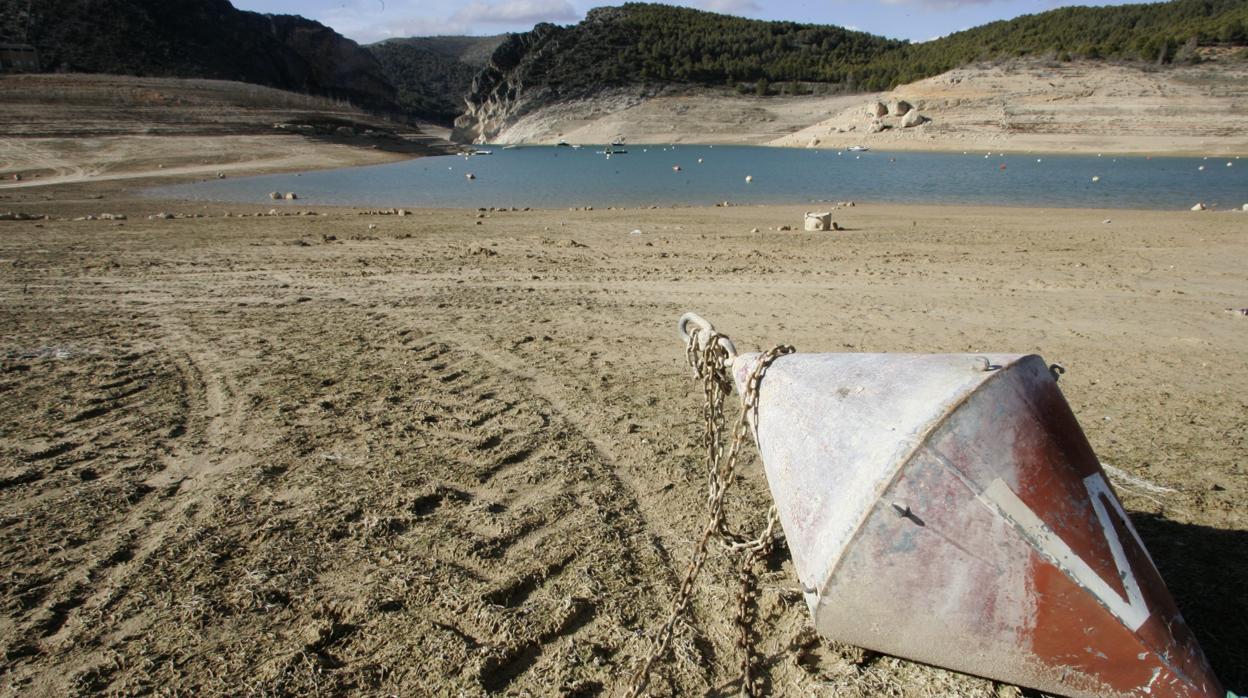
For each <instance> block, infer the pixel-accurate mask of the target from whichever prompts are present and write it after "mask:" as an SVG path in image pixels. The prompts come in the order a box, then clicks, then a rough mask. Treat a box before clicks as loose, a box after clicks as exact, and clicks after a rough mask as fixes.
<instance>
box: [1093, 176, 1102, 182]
mask: <svg viewBox="0 0 1248 698" xmlns="http://www.w3.org/2000/svg"><path fill="white" fill-rule="evenodd" d="M1092 181H1093V182H1099V181H1101V178H1100V176H1099V175H1093V176H1092Z"/></svg>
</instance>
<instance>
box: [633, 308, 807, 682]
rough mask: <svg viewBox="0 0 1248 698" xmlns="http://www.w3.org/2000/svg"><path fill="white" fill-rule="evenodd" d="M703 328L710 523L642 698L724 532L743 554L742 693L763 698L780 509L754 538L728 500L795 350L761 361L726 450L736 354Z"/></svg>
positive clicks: (655, 651) (774, 352) (698, 353)
mask: <svg viewBox="0 0 1248 698" xmlns="http://www.w3.org/2000/svg"><path fill="white" fill-rule="evenodd" d="M700 331H701V330H699V329H698V328H693V330H692V332H691V333H690V336H689V343H688V345H687V346H686V358H687V359H688V361H689V365H690V366H692V367H693V369H694V372H695V373H696V374H697V376H698V378H699V379H700V380H701V381H702V392H703V396H704V397H705V401H704V402H703V405H702V415H703V419H704V421H705V423H706V431H705V433H704V435H703V438H704V444H703V446H704V448H705V450H706V461H707V510H708V513H707V521H706V524H705V525H704V526H703V527H702V536H701V537H700V538H699V539H698V544H697V546H696V547H695V548H694V551H693V558H692V559H691V560H690V561H689V567H688V568H687V569H686V570H685V576H684V579H683V581H681V584H680V589H679V590H678V591H677V593H676V597H675V598H674V599H673V600H672V610H671V612H670V613H669V614H668V617H667V620H666V622H664V623H663V626H662V627H661V628H660V629H659V632H658V634H657V635H656V637H655V640H654V644H653V646H652V647H651V650H650V653H649V654H648V655H647V656H646V659H645V661H644V662H643V663H642V665H641V668H640V669H638V671H637V673H636V675H635V676H634V678H633V683H632V686H631V687H630V688H629V691H628V693H627V696H628V698H640V696H642V695H645V692H646V687H647V686H648V685H649V683H650V674H651V672H652V671H653V670H654V667H655V665H656V664H657V663H658V661H659V660H660V659H662V658H663V657H664V656H665V655H666V654H667V651H668V649H669V648H670V646H671V642H672V636H673V634H674V633H675V628H676V623H677V622H678V621H679V620H680V619H681V617H682V616H684V615H685V613H686V612H687V611H688V610H689V602H690V601H691V600H692V597H693V587H694V582H695V581H696V580H697V577H698V573H699V572H701V571H702V566H703V565H704V564H706V560H707V556H708V554H709V552H710V551H709V547H710V541H711V537H712V536H714V535H715V534H719V537H720V539H721V541H722V542H723V544H724V546H725V547H726V548H727V549H728V550H730V551H733V552H740V553H741V558H740V560H739V562H738V580H739V581H740V585H741V586H740V590H739V591H738V594H737V613H736V618H735V620H734V623H735V625H736V627H737V645H738V647H740V648H741V650H742V654H743V656H742V659H741V693H742V694H743V695H747V696H751V697H753V696H758V695H760V692H761V690H762V684H761V679H760V677H757V676H755V674H754V664H755V653H754V648H753V636H752V634H751V624H752V621H753V612H752V611H753V609H754V603H753V601H754V599H755V598H756V596H757V594H756V590H755V580H756V577H755V574H754V564H755V563H756V562H758V561H760V560H762V559H764V558H766V556H767V555H768V553H770V551H771V546H772V537H773V534H774V531H775V527H776V523H777V521H778V520H777V517H776V508H775V506H772V507H771V508H770V509H769V510H768V512H767V527H766V529H765V530H764V531H763V533H762V535H760V536H759V537H757V538H754V539H750V538H748V537H746V536H744V535H742V534H740V533H738V532H735V531H733V530H732V529H731V528H730V527H729V526H728V521H727V517H726V516H725V515H724V503H725V502H724V500H725V497H726V496H727V494H728V490H729V488H730V487H732V483H733V482H734V481H735V479H736V468H737V459H738V457H739V456H740V453H741V445H742V444H743V443H744V442H745V436H746V433H747V432H748V430H749V423H750V420H751V418H752V417H754V416H756V415H757V411H758V391H759V386H760V385H761V384H762V380H763V374H764V373H766V371H767V368H768V367H769V366H770V365H771V363H772V362H773V361H775V360H776V359H777V358H779V357H781V356H784V355H785V354H790V353H792V352H793V351H794V349H793V347H791V346H787V345H781V346H777V347H774V348H772V349H771V350H769V351H767V352H766V353H764V354H763V355H762V357H760V359H759V361H758V363H757V364H755V366H754V370H753V371H751V372H750V376H749V380H748V381H746V386H745V390H744V391H743V392H742V395H741V416H740V417H739V418H738V420H737V422H736V424H735V425H734V427H733V431H732V437H731V439H730V440H729V441H728V443H727V449H726V450H725V443H724V431H725V424H726V420H725V418H724V402H725V401H726V399H727V397H728V395H729V394H730V393H731V392H732V378H731V375H730V374H729V364H730V361H731V358H732V357H731V356H730V355H729V353H728V350H727V349H726V348H725V347H724V344H725V343H724V342H721V341H720V339H721V338H724V337H723V335H721V334H719V333H717V332H714V331H710V332H708V333H707V337H706V339H705V340H704V341H701V342H700V341H698V334H699V333H700Z"/></svg>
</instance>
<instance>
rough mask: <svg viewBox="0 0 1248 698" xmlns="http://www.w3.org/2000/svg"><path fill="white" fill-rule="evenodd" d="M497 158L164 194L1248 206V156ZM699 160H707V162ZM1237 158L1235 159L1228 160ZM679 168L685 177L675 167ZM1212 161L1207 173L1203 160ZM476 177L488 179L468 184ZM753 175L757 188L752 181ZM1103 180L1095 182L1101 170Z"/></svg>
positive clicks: (552, 150) (429, 161) (262, 198)
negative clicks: (274, 192) (1240, 158)
mask: <svg viewBox="0 0 1248 698" xmlns="http://www.w3.org/2000/svg"><path fill="white" fill-rule="evenodd" d="M492 150H493V152H494V154H493V155H489V156H484V155H478V156H473V157H471V158H467V159H465V158H464V157H463V156H445V157H429V158H420V159H416V160H408V161H404V162H398V163H392V164H387V165H376V166H371V167H356V168H347V169H340V170H328V171H320V172H305V173H303V174H301V175H298V176H296V175H294V174H282V175H267V176H260V177H247V178H239V179H224V180H211V181H207V182H200V183H193V184H183V185H176V186H170V187H162V188H159V189H156V190H152V192H151V193H152V194H153V195H156V196H162V197H175V198H184V199H194V200H207V201H234V202H248V203H270V199H269V196H268V194H269V192H270V191H280V192H288V191H293V192H297V193H298V195H299V198H300V201H297V202H294V204H295V205H305V204H340V205H351V206H363V207H393V206H406V207H454V208H461V207H467V208H477V207H482V206H500V207H501V206H508V207H510V206H516V207H526V206H528V207H534V208H564V207H572V206H596V207H605V206H650V205H660V206H669V205H697V206H708V205H713V204H716V203H719V202H722V201H731V202H733V203H735V204H785V203H812V202H822V201H843V200H851V199H852V200H857V201H891V202H902V203H940V204H982V205H1002V206H1050V207H1080V208H1085V207H1086V208H1145V209H1171V210H1182V209H1187V208H1190V207H1191V206H1192V205H1193V204H1194V203H1196V202H1198V201H1201V202H1204V203H1205V205H1207V206H1209V207H1211V208H1212V207H1215V206H1216V207H1219V208H1239V207H1240V206H1242V205H1243V204H1244V203H1246V202H1248V159H1246V160H1242V161H1237V160H1235V159H1234V158H1227V157H1221V158H1214V157H1210V158H1208V159H1204V158H1199V157H1196V158H1182V157H1155V158H1151V159H1150V158H1145V157H1142V156H1133V157H1122V156H1119V157H1109V156H1105V157H1097V156H1096V155H1090V156H1089V155H1078V156H1074V155H1051V154H1035V155H1019V154H1013V155H1001V154H1000V153H993V154H992V155H991V156H989V157H985V154H986V153H984V152H978V153H968V154H966V155H963V154H961V153H956V154H951V153H903V152H895V153H889V152H884V151H869V152H866V153H852V152H848V151H845V152H842V153H838V152H836V151H829V150H806V149H784V148H763V147H746V146H692V145H689V146H683V145H682V146H675V147H672V146H629V147H628V151H629V152H628V154H627V155H615V156H613V157H611V158H610V159H608V158H606V157H604V156H603V155H601V154H599V151H601V150H602V148H601V147H598V148H593V147H590V146H586V147H584V148H581V149H576V150H574V149H572V148H556V147H521V148H514V149H510V150H503V149H501V148H497V147H495V148H492ZM699 158H701V160H702V162H701V163H699ZM1228 162H1230V163H1231V164H1232V166H1230V167H1228V166H1227V163H1228ZM675 166H679V167H680V168H681V169H680V171H675V170H674V169H673V168H674V167H675ZM1202 166H1203V168H1204V169H1203V170H1201V169H1200V168H1201V167H1202ZM468 173H472V174H474V175H475V176H476V179H474V180H469V179H467V178H466V177H465V175H466V174H468ZM747 176H750V177H752V180H753V181H752V183H747V182H746V177H747ZM1094 177H1097V178H1099V181H1093V178H1094Z"/></svg>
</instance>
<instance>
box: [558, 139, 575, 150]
mask: <svg viewBox="0 0 1248 698" xmlns="http://www.w3.org/2000/svg"><path fill="white" fill-rule="evenodd" d="M555 147H556V148H571V147H573V145H572V144H571V143H569V142H567V141H565V140H563V139H562V138H561V139H559V142H558V143H555Z"/></svg>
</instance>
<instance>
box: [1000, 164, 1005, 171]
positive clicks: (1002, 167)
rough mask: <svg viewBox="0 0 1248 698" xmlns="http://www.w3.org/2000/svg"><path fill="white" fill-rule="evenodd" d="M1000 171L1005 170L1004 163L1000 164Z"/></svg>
mask: <svg viewBox="0 0 1248 698" xmlns="http://www.w3.org/2000/svg"><path fill="white" fill-rule="evenodd" d="M1001 169H1003V170H1004V169H1005V163H1004V162H1003V163H1001Z"/></svg>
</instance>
